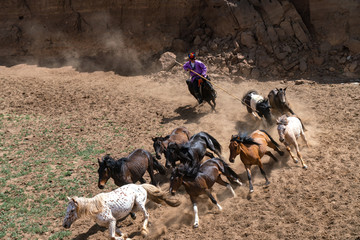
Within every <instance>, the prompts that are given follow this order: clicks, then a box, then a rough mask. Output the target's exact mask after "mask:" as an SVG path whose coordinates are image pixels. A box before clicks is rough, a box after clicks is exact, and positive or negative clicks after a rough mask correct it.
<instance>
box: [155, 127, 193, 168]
mask: <svg viewBox="0 0 360 240" xmlns="http://www.w3.org/2000/svg"><path fill="white" fill-rule="evenodd" d="M190 137H191V134H190V132H189V130H188V129H187V128H186V127H178V128H175V129H174V130H173V131H172V132H171V133H170V134H169V135H167V136H166V137H154V138H152V140H153V142H154V143H153V147H154V150H155V156H156V158H157V159H161V154H164V153H165V151H166V149H167V147H168V145H169V143H172V142H174V143H177V144H184V143H186V142H188V141H189V139H190ZM165 167H167V168H170V164H169V161H168V160H167V159H166V163H165Z"/></svg>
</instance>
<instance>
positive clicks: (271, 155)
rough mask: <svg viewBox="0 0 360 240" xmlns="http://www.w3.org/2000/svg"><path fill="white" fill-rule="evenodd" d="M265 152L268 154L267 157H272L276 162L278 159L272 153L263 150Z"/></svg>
mask: <svg viewBox="0 0 360 240" xmlns="http://www.w3.org/2000/svg"><path fill="white" fill-rule="evenodd" d="M265 154H266V155H268V156H269V157H271V158H272V159H274V160H275V161H276V162H277V161H279V160H278V159H277V158H276V157H275V156H274V154H272V152H270V151H267V152H265Z"/></svg>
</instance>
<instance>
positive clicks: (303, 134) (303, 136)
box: [300, 131, 309, 147]
mask: <svg viewBox="0 0 360 240" xmlns="http://www.w3.org/2000/svg"><path fill="white" fill-rule="evenodd" d="M300 135H301V138H302V140H303V141H304V142H305V144H306V146H307V147H309V143H308V141H307V139H306V137H305V133H304V131H301V133H300Z"/></svg>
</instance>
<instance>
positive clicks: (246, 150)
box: [229, 130, 284, 192]
mask: <svg viewBox="0 0 360 240" xmlns="http://www.w3.org/2000/svg"><path fill="white" fill-rule="evenodd" d="M267 147H270V148H272V149H274V150H275V151H276V152H278V153H279V154H280V155H281V156H282V155H284V152H283V151H281V150H280V149H279V144H278V143H277V142H275V141H274V139H273V138H272V137H271V136H270V135H269V134H268V133H267V132H266V131H264V130H256V131H254V132H253V133H251V134H250V136H246V135H241V134H239V135H233V136H232V137H231V140H230V145H229V149H230V157H229V161H230V162H232V163H233V162H234V160H235V157H236V156H237V155H239V154H240V159H241V161H242V162H243V164H244V166H245V169H246V172H247V176H248V179H249V188H250V192H253V191H254V189H253V185H252V181H251V171H250V167H251V166H252V165H258V166H259V168H260V171H261V174H262V175H263V176H264V177H265V180H266V185H268V184H269V183H270V182H269V180H268V179H267V177H266V174H265V171H264V168H263V165H262V163H261V158H262V157H263V156H264V155H265V154H266V155H268V156H270V157H271V158H273V159H274V160H275V161H278V160H277V158H276V157H275V156H274V155H273V154H272V153H271V152H270V151H268V150H267Z"/></svg>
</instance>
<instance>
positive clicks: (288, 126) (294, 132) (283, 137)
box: [276, 115, 309, 169]
mask: <svg viewBox="0 0 360 240" xmlns="http://www.w3.org/2000/svg"><path fill="white" fill-rule="evenodd" d="M276 122H277V125H278V127H277V130H278V133H279V140H280V142H282V143H284V145H285V147H286V150H287V151H288V152H289V154H290V156H291V158H292V159H293V161H294V162H295V163H297V162H298V160H297V159H296V158H295V156H294V154H293V153H292V152H291V150H290V146H294V147H295V150H296V153H297V156H298V157H299V159H300V161H301V164H302V166H303V168H304V169H307V166H306V164H305V163H304V160H303V158H302V156H301V154H300V150H299V145H298V143H297V138H298V137H299V136H301V138H302V139H303V140H304V142H305V143H306V146H308V147H309V144H308V142H307V140H306V137H305V133H304V125H303V124H302V122H301V120H300V118H298V117H296V116H291V117H289V116H287V115H283V116H281V117H279V118H278V119H277V121H276Z"/></svg>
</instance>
